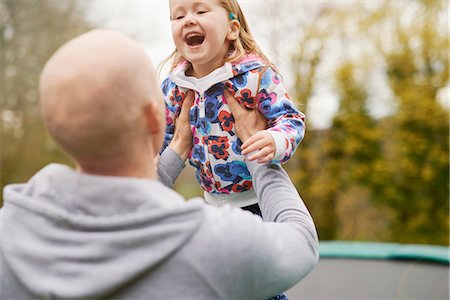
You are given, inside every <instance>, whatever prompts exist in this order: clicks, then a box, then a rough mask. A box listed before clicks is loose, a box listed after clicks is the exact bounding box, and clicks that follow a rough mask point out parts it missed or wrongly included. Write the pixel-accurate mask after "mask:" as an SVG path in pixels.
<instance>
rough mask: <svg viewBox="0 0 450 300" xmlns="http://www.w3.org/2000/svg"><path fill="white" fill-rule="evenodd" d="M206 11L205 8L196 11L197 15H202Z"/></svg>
mask: <svg viewBox="0 0 450 300" xmlns="http://www.w3.org/2000/svg"><path fill="white" fill-rule="evenodd" d="M207 12H208V11H207V10H199V11H198V12H197V14H198V15H203V14H206V13H207Z"/></svg>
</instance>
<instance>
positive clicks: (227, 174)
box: [214, 161, 251, 183]
mask: <svg viewBox="0 0 450 300" xmlns="http://www.w3.org/2000/svg"><path fill="white" fill-rule="evenodd" d="M214 172H215V173H216V174H217V175H218V176H219V177H220V179H222V180H223V181H231V182H233V183H237V182H239V181H241V180H242V179H246V180H250V179H251V176H250V172H249V171H248V169H247V166H246V165H245V163H244V162H242V161H232V162H229V163H225V164H218V165H216V166H215V167H214Z"/></svg>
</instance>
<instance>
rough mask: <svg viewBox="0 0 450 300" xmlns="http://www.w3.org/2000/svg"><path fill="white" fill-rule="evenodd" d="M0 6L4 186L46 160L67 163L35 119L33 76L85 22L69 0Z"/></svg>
mask: <svg viewBox="0 0 450 300" xmlns="http://www.w3.org/2000/svg"><path fill="white" fill-rule="evenodd" d="M0 11H1V13H0V24H1V25H0V107H1V112H0V121H1V123H0V124H1V155H0V166H1V178H0V186H1V188H2V189H3V187H4V186H5V185H6V184H8V183H11V182H23V181H26V180H28V179H29V176H30V175H31V174H33V173H34V172H36V171H37V170H39V169H40V168H42V167H43V166H44V165H46V164H47V163H49V162H54V161H57V162H66V163H70V162H69V161H68V159H67V158H66V156H65V155H64V154H63V153H61V151H60V150H59V149H58V147H57V146H56V145H55V144H54V143H53V141H52V140H51V139H50V137H49V136H48V134H47V133H46V130H45V128H44V126H43V124H42V122H41V120H40V116H39V109H38V81H39V74H40V71H41V69H42V67H43V66H44V64H45V62H46V61H47V59H48V58H49V57H50V56H51V54H52V53H53V52H54V51H55V50H56V49H57V48H58V47H59V46H60V45H61V44H62V43H64V42H65V41H67V40H68V39H70V38H72V37H74V36H76V35H78V34H79V33H81V32H84V31H86V30H88V29H89V25H88V24H87V23H86V22H85V21H84V20H83V11H82V10H81V7H80V6H79V5H78V4H77V2H75V1H72V0H71V1H52V0H40V1H28V0H4V1H2V2H0ZM0 198H1V199H2V197H1V193H0ZM0 201H1V200H0ZM0 205H1V202H0Z"/></svg>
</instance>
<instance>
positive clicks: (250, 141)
mask: <svg viewBox="0 0 450 300" xmlns="http://www.w3.org/2000/svg"><path fill="white" fill-rule="evenodd" d="M262 138H263V137H262V136H261V135H260V134H258V133H256V134H254V135H252V136H251V137H249V138H248V139H247V140H246V141H245V143H243V144H242V145H241V149H242V150H244V149H246V148H247V147H249V146H250V145H252V144H253V143H255V142H256V141H258V140H260V139H262ZM247 152H248V151H247Z"/></svg>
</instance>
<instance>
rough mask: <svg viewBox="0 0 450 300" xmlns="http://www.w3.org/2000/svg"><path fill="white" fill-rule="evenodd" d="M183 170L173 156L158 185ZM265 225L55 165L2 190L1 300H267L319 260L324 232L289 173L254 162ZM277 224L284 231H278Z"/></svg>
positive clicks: (153, 186) (151, 184) (145, 183)
mask: <svg viewBox="0 0 450 300" xmlns="http://www.w3.org/2000/svg"><path fill="white" fill-rule="evenodd" d="M183 166H184V163H183V162H182V161H181V159H180V158H179V157H178V156H177V155H176V154H175V153H174V152H172V151H171V150H170V148H167V149H166V151H165V152H164V153H163V154H162V156H161V159H160V169H159V175H160V178H161V181H162V182H164V183H165V184H166V185H171V184H172V183H173V181H174V180H175V178H176V177H177V176H178V174H179V172H180V171H181V169H182V168H183ZM249 170H250V172H252V175H253V178H254V184H255V190H256V192H257V195H258V198H259V199H261V200H260V206H261V210H262V213H263V218H264V219H265V220H266V221H268V222H262V220H261V219H260V218H259V217H258V216H255V215H252V214H250V213H249V212H246V211H242V210H240V209H233V208H231V207H224V208H221V209H218V208H215V207H210V206H207V205H205V204H204V203H203V201H202V200H201V199H193V200H190V201H188V202H185V200H184V199H183V198H182V197H181V196H180V195H179V194H177V193H176V192H174V191H173V190H171V189H170V188H168V187H166V186H165V185H163V184H162V183H161V182H159V181H156V180H155V181H152V180H143V179H137V178H129V177H106V176H94V175H87V174H81V173H78V172H76V171H74V170H72V169H71V168H69V167H67V166H64V165H58V164H51V165H48V166H47V167H45V168H43V169H42V170H41V171H39V172H38V173H37V174H36V175H34V176H33V177H32V178H31V179H30V181H29V182H28V183H26V184H14V185H9V186H7V187H5V189H4V200H5V201H4V207H3V208H2V209H1V210H0V234H1V244H0V263H1V264H0V271H1V273H0V276H1V278H0V279H1V285H0V299H2V300H6V299H13V300H16V299H30V298H33V299H35V298H47V299H54V298H57V299H80V298H90V299H92V298H114V299H266V298H268V297H270V296H273V295H275V294H277V293H279V292H282V291H285V290H286V289H288V288H289V287H291V286H292V285H294V284H295V283H297V282H298V281H299V280H301V279H302V278H303V277H304V276H306V274H308V273H309V272H310V271H311V270H312V268H313V267H314V266H315V264H316V263H317V259H318V249H317V247H318V241H317V235H316V230H315V227H314V224H313V221H312V219H311V216H310V214H309V213H308V211H307V209H306V207H305V206H304V204H303V202H302V201H301V199H300V197H299V196H298V193H297V191H296V190H295V188H294V187H293V185H292V184H291V182H290V180H289V177H288V176H287V174H286V173H285V172H284V170H283V169H282V168H281V167H278V166H273V165H257V164H252V163H250V164H249ZM273 222H277V223H273Z"/></svg>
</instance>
